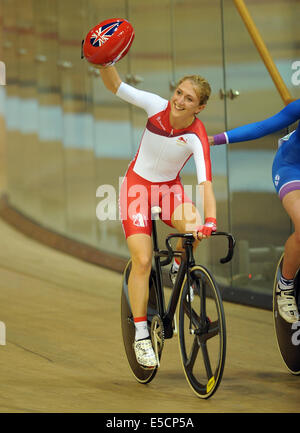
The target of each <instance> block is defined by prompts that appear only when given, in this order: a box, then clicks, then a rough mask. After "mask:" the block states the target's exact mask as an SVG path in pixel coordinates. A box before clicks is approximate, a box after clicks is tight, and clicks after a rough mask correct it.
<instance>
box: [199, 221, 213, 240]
mask: <svg viewBox="0 0 300 433" xmlns="http://www.w3.org/2000/svg"><path fill="white" fill-rule="evenodd" d="M216 230H217V220H216V218H205V222H204V225H203V226H200V227H197V233H199V232H201V233H202V234H203V235H204V236H207V237H208V236H210V235H211V233H212V232H215V231H216Z"/></svg>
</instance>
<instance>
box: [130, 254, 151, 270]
mask: <svg viewBox="0 0 300 433" xmlns="http://www.w3.org/2000/svg"><path fill="white" fill-rule="evenodd" d="M131 259H132V266H133V269H134V271H135V272H138V273H141V274H149V273H150V270H151V265H152V256H151V255H148V254H145V253H144V252H143V251H141V252H139V253H137V254H135V255H134V256H132V258H131Z"/></svg>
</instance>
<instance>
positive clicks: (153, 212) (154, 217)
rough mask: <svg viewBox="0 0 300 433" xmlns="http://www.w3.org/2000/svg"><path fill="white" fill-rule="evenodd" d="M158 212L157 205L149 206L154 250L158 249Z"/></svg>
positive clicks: (159, 210)
mask: <svg viewBox="0 0 300 433" xmlns="http://www.w3.org/2000/svg"><path fill="white" fill-rule="evenodd" d="M160 213H161V208H160V207H159V206H153V207H152V208H151V219H152V237H153V247H154V251H158V242H157V230H156V221H157V220H159V215H160Z"/></svg>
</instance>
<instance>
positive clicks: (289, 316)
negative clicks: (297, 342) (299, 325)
mask: <svg viewBox="0 0 300 433" xmlns="http://www.w3.org/2000/svg"><path fill="white" fill-rule="evenodd" d="M276 299H277V305H278V312H279V314H280V316H281V317H282V318H283V319H284V320H285V321H286V322H288V323H295V322H298V321H299V320H300V316H299V311H298V307H297V303H296V299H295V293H294V289H291V290H281V289H280V288H279V287H278V286H277V290H276Z"/></svg>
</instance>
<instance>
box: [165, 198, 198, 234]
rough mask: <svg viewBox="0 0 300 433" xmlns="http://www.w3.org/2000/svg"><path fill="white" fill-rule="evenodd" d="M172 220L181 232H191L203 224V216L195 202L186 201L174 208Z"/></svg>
mask: <svg viewBox="0 0 300 433" xmlns="http://www.w3.org/2000/svg"><path fill="white" fill-rule="evenodd" d="M171 222H172V225H173V227H175V228H176V229H177V230H178V231H179V232H189V231H192V230H193V229H194V228H195V226H199V225H201V224H202V218H201V215H200V213H199V211H198V209H197V208H196V206H195V205H194V203H192V202H189V203H187V202H185V203H181V204H179V205H178V206H177V207H176V208H175V209H174V212H173V214H172V217H171Z"/></svg>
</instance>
